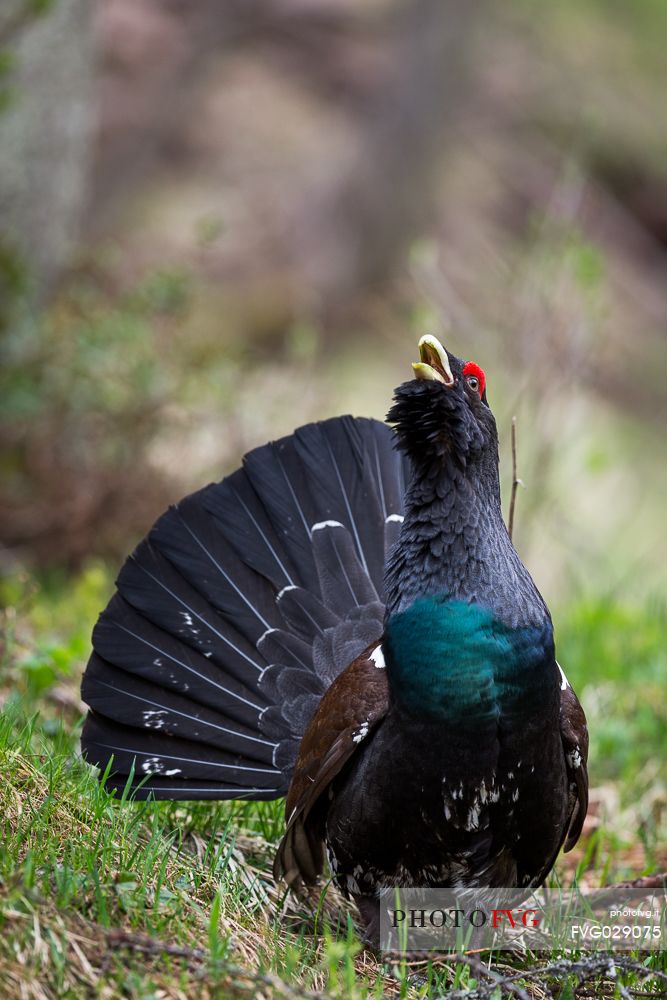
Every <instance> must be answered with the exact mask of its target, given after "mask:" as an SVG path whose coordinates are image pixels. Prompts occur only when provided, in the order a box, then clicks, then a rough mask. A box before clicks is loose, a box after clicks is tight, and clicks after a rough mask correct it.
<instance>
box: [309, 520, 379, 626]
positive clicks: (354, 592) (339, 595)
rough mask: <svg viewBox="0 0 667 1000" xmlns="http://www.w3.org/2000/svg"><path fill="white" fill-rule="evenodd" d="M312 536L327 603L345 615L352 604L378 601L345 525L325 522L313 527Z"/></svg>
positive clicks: (322, 588)
mask: <svg viewBox="0 0 667 1000" xmlns="http://www.w3.org/2000/svg"><path fill="white" fill-rule="evenodd" d="M381 530H382V529H381V528H380V531H381ZM312 535H313V552H314V554H315V559H316V562H317V570H318V575H319V580H320V589H321V591H322V600H323V601H324V604H325V605H326V606H327V607H328V608H331V610H332V611H333V612H334V614H337V615H338V616H339V617H343V616H344V615H345V614H346V613H347V611H348V610H349V609H350V608H351V607H355V608H358V607H362V606H363V605H364V604H369V603H370V602H371V601H377V599H378V595H377V591H376V589H375V587H374V586H373V583H372V581H371V579H370V577H369V575H368V573H367V572H366V571H365V570H364V569H363V567H362V566H361V565H360V564H359V561H358V559H357V556H356V553H355V549H354V546H353V544H352V539H351V538H350V535H349V534H348V532H347V531H346V530H345V528H344V527H343V525H342V524H341V523H340V522H339V521H322V522H321V523H320V524H316V525H314V526H313V532H312Z"/></svg>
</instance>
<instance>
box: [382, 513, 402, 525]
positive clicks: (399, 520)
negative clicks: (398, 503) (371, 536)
mask: <svg viewBox="0 0 667 1000" xmlns="http://www.w3.org/2000/svg"><path fill="white" fill-rule="evenodd" d="M404 520H405V518H404V517H403V515H402V514H390V515H389V517H388V518H387V519H386V520H385V522H384V523H385V524H389V523H390V522H391V521H396V522H397V523H398V524H403V521H404Z"/></svg>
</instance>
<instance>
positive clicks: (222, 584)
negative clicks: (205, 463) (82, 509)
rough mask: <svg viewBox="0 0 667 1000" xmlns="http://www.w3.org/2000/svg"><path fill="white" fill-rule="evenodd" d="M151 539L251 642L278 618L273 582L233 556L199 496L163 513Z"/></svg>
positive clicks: (274, 624)
mask: <svg viewBox="0 0 667 1000" xmlns="http://www.w3.org/2000/svg"><path fill="white" fill-rule="evenodd" d="M149 539H150V542H151V544H152V545H153V546H154V547H155V548H156V549H158V551H160V552H161V553H162V554H163V555H164V556H166V557H167V559H168V560H169V562H170V563H171V564H172V565H173V566H174V568H175V569H177V570H178V572H179V573H181V574H182V576H183V578H184V579H185V580H187V581H188V583H190V585H191V586H192V587H193V589H194V590H196V591H197V592H198V593H199V594H203V595H205V596H206V600H207V601H209V602H210V603H211V604H212V605H213V607H214V608H215V609H216V610H217V611H219V612H220V614H222V616H223V617H224V618H225V619H226V620H227V621H228V622H229V623H230V624H232V625H233V626H234V627H235V628H236V629H238V631H239V632H240V633H241V634H242V635H243V636H244V637H245V638H246V639H247V640H248V641H249V642H250V643H252V645H253V646H254V645H255V644H256V642H257V640H258V638H259V637H260V636H261V635H262V633H263V632H265V631H266V630H267V629H270V628H272V627H275V626H277V625H279V624H281V620H280V615H279V614H278V611H277V609H276V606H275V590H274V588H273V587H272V586H271V584H270V583H268V582H267V581H266V580H265V579H263V578H262V577H260V576H258V575H257V573H255V572H254V571H253V570H251V569H249V568H248V567H247V566H246V565H245V564H244V563H243V562H241V560H240V559H238V558H237V557H236V554H235V553H234V551H233V549H232V548H231V547H230V545H229V543H228V542H227V541H225V539H224V537H223V536H222V534H221V532H220V531H219V529H218V528H217V526H216V524H215V522H214V521H213V520H212V519H211V517H210V516H209V515H208V513H207V511H206V510H205V508H204V507H202V504H201V500H200V498H199V497H198V496H190V497H186V498H185V500H181V502H180V503H178V504H177V505H176V506H175V507H171V508H170V509H169V510H168V511H167V513H166V514H163V515H162V517H161V518H160V519H159V521H158V522H157V523H156V525H155V526H154V528H153V529H152V530H151V533H150V535H149Z"/></svg>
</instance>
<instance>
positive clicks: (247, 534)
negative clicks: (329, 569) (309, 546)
mask: <svg viewBox="0 0 667 1000" xmlns="http://www.w3.org/2000/svg"><path fill="white" fill-rule="evenodd" d="M270 455H271V453H268V455H267V461H266V465H267V466H268V467H269V468H270V461H269V460H268V459H269V456H270ZM281 487H282V491H283V492H284V490H285V486H284V484H281ZM199 496H200V497H201V504H202V506H203V507H204V508H205V510H207V511H208V513H209V514H211V515H212V517H213V518H214V520H215V522H216V525H217V527H218V528H219V530H220V531H221V532H222V534H223V535H224V537H225V538H226V539H227V541H228V542H229V544H230V545H231V547H232V548H233V549H234V551H235V552H236V556H237V558H238V559H239V560H240V561H241V562H243V563H245V565H246V566H248V567H249V568H250V569H251V570H254V571H255V573H257V574H258V575H259V576H260V577H262V578H264V579H266V580H268V581H269V583H271V584H273V586H274V587H275V588H276V589H278V590H279V589H281V588H282V587H289V586H294V585H295V584H296V580H297V576H298V574H297V571H296V569H295V568H294V564H293V557H294V556H295V555H296V554H297V549H296V548H294V547H293V546H292V545H290V551H289V552H288V551H287V550H286V549H285V545H284V536H283V541H281V537H280V533H279V531H278V530H276V527H275V526H274V524H273V523H272V522H271V520H270V519H269V516H268V514H267V511H266V508H265V507H264V505H263V503H262V500H261V497H260V496H259V495H258V494H257V493H256V492H255V490H254V488H253V486H252V482H251V480H250V478H249V476H248V474H247V472H246V470H245V469H238V470H237V471H236V472H234V473H233V474H232V475H231V476H228V477H227V479H223V480H222V482H221V483H213V484H212V485H211V486H207V487H206V488H205V489H203V490H202V491H201V493H200V494H199ZM276 496H277V497H278V496H279V494H278V493H276ZM288 523H289V522H288ZM290 541H292V539H290ZM302 569H303V567H301V568H300V572H301V571H302ZM313 569H314V567H313Z"/></svg>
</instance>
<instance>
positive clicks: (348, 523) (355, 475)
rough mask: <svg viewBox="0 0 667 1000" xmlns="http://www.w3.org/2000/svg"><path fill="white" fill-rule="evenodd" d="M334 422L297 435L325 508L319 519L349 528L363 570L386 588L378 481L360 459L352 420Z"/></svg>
mask: <svg viewBox="0 0 667 1000" xmlns="http://www.w3.org/2000/svg"><path fill="white" fill-rule="evenodd" d="M331 424H332V422H331V421H328V422H327V425H323V424H309V425H308V426H306V427H302V428H301V429H300V430H298V431H297V432H296V433H295V439H296V444H297V448H298V451H299V455H300V457H301V459H302V461H303V464H304V467H305V469H306V472H307V476H308V484H309V487H310V489H311V492H312V493H313V496H314V497H315V498H316V500H317V504H318V508H319V510H320V511H324V515H322V514H321V515H320V516H319V517H318V519H317V522H315V523H318V522H319V523H321V522H322V521H327V520H330V521H338V522H340V523H341V524H342V525H344V527H346V528H347V529H348V531H349V532H350V534H351V535H352V537H353V539H354V545H355V549H356V552H357V557H358V559H359V562H360V563H361V566H362V568H363V570H364V571H365V573H366V574H367V575H368V576H369V577H370V579H371V581H372V582H373V585H374V586H375V589H376V591H379V592H381V590H382V579H383V575H384V538H383V532H382V515H381V509H380V503H379V501H378V497H377V484H376V483H374V481H373V480H372V477H371V475H370V467H369V464H368V463H367V462H363V461H360V453H359V444H358V437H359V435H358V433H357V428H356V427H355V424H354V421H353V420H352V418H351V417H342V418H341V419H340V420H339V421H336V422H335V425H334V426H331ZM323 456H324V458H325V461H323V460H322V459H323ZM332 472H333V475H332ZM311 528H312V523H311Z"/></svg>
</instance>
